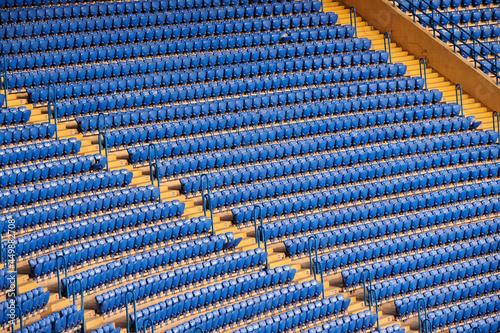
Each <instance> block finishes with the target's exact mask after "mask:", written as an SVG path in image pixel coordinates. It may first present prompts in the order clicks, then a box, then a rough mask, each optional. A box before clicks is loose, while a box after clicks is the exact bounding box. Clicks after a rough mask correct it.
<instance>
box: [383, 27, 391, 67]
mask: <svg viewBox="0 0 500 333" xmlns="http://www.w3.org/2000/svg"><path fill="white" fill-rule="evenodd" d="M386 39H387V41H386ZM384 49H385V52H388V53H389V62H390V63H392V54H391V35H390V34H389V33H388V32H386V33H384Z"/></svg>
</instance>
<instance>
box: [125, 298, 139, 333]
mask: <svg viewBox="0 0 500 333" xmlns="http://www.w3.org/2000/svg"><path fill="white" fill-rule="evenodd" d="M129 293H131V294H132V299H131V300H130V301H132V302H133V304H134V319H135V320H134V332H137V305H136V302H135V294H134V292H133V291H132V290H127V292H126V293H125V315H126V316H127V333H130V316H129V313H128V303H130V301H129V299H128V295H129Z"/></svg>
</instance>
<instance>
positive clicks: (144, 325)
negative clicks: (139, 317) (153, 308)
mask: <svg viewBox="0 0 500 333" xmlns="http://www.w3.org/2000/svg"><path fill="white" fill-rule="evenodd" d="M148 323H149V324H150V326H151V333H155V325H154V324H153V321H152V320H151V318H146V319H144V323H143V324H142V333H146V329H147V328H148Z"/></svg>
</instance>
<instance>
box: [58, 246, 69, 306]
mask: <svg viewBox="0 0 500 333" xmlns="http://www.w3.org/2000/svg"><path fill="white" fill-rule="evenodd" d="M59 259H62V260H63V264H64V278H65V279H66V296H67V297H69V281H68V262H67V260H66V258H65V257H64V256H62V255H58V256H57V257H56V268H57V270H56V272H57V289H58V290H59V299H61V298H62V292H61V278H60V275H59Z"/></svg>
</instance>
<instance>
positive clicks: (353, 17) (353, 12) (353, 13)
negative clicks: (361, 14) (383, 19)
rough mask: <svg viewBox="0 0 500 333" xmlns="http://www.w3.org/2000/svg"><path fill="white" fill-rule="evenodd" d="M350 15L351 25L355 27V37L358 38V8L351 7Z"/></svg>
mask: <svg viewBox="0 0 500 333" xmlns="http://www.w3.org/2000/svg"><path fill="white" fill-rule="evenodd" d="M349 17H350V19H351V27H354V37H356V38H358V24H357V22H356V8H354V7H351V8H349Z"/></svg>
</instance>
